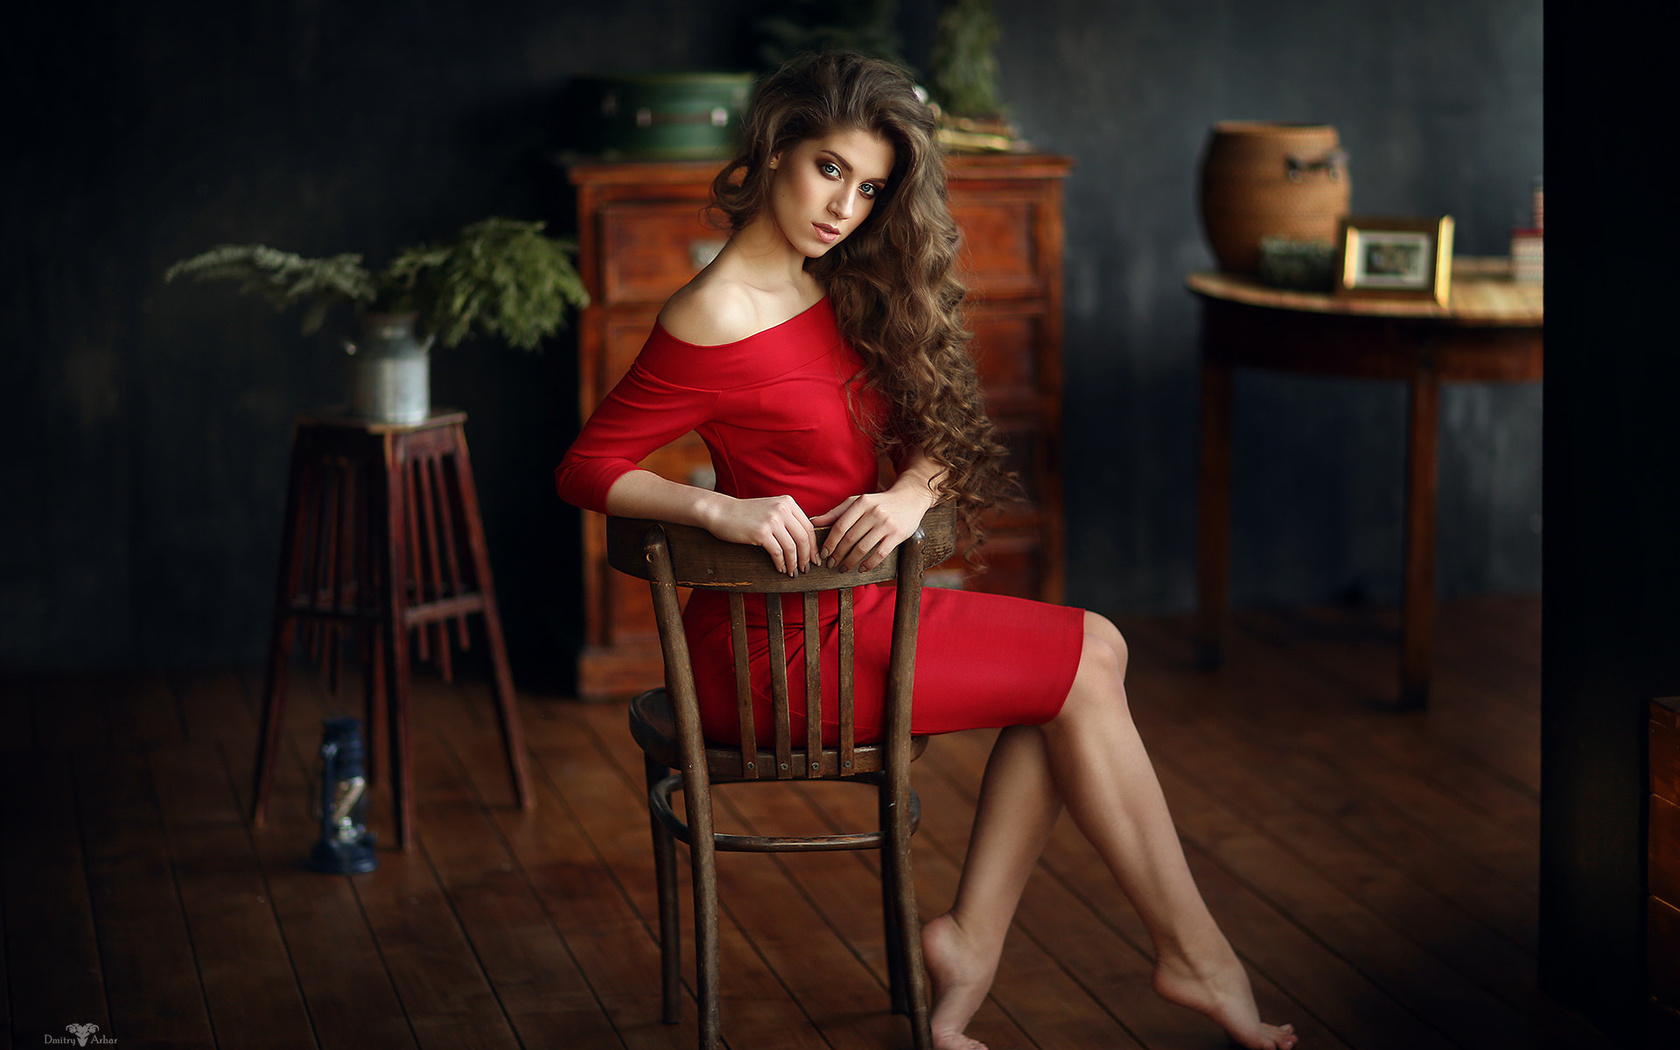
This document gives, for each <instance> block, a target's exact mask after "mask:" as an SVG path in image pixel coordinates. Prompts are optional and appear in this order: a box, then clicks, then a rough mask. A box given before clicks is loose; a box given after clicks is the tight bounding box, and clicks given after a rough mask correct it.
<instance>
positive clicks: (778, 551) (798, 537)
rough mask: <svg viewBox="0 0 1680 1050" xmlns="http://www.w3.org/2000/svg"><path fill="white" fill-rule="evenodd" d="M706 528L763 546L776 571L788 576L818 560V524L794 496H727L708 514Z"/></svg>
mask: <svg viewBox="0 0 1680 1050" xmlns="http://www.w3.org/2000/svg"><path fill="white" fill-rule="evenodd" d="M705 527H706V531H707V532H710V533H711V534H712V535H713V536H716V537H717V538H718V539H720V540H727V541H729V542H730V543H747V544H751V545H753V546H755V547H763V548H764V549H765V550H766V551H768V552H769V553H770V560H771V561H772V562H773V563H775V566H776V571H777V572H780V573H786V574H787V575H789V576H797V575H799V574H800V573H802V572H805V571H806V570H808V569H810V567H811V562H812V561H813V560H815V559H816V552H817V530H816V527H815V526H813V525H812V524H811V519H810V518H808V517H806V516H805V512H804V511H803V510H801V509H800V508H799V504H798V503H795V502H794V500H793V497H792V496H765V497H762V498H760V499H736V498H734V497H732V496H724V497H722V498H721V499H719V500H718V501H717V502H716V504H715V505H714V507H713V508H712V511H711V513H710V514H709V515H707V520H706V521H705Z"/></svg>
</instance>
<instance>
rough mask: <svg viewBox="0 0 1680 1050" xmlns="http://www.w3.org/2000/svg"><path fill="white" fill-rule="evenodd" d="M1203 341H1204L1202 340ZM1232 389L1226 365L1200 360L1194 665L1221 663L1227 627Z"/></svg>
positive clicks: (1204, 359) (1222, 661)
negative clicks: (1196, 600) (1196, 598)
mask: <svg viewBox="0 0 1680 1050" xmlns="http://www.w3.org/2000/svg"><path fill="white" fill-rule="evenodd" d="M1204 338H1205V337H1204ZM1231 385H1232V368H1231V366H1230V365H1229V364H1226V363H1223V362H1219V361H1212V360H1209V359H1208V357H1207V355H1206V352H1205V350H1204V352H1203V357H1202V436H1201V468H1200V474H1199V497H1198V504H1197V530H1196V579H1197V586H1198V588H1199V592H1200V593H1199V605H1198V610H1197V628H1196V665H1197V666H1198V667H1202V668H1213V667H1218V666H1220V665H1221V664H1223V663H1224V661H1225V643H1226V640H1227V639H1228V637H1229V636H1230V626H1231Z"/></svg>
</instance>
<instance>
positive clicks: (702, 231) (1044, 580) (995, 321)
mask: <svg viewBox="0 0 1680 1050" xmlns="http://www.w3.org/2000/svg"><path fill="white" fill-rule="evenodd" d="M1069 163H1070V162H1069V161H1068V160H1067V159H1066V158H1063V157H1054V156H1045V155H1039V154H995V155H994V154H986V155H961V156H954V157H952V158H951V160H950V162H949V175H950V191H951V209H952V213H953V214H954V215H955V217H956V220H957V224H958V226H959V228H960V229H961V231H962V235H963V255H962V267H963V270H962V273H963V279H964V282H965V283H966V284H967V285H968V287H969V289H970V300H969V302H970V309H969V323H970V327H971V328H972V329H973V331H974V333H975V340H974V350H975V355H976V358H977V361H978V363H979V370H980V377H981V382H982V384H983V386H984V388H985V390H986V395H987V402H988V405H989V407H990V409H991V414H992V417H993V418H994V419H995V420H996V421H997V423H998V426H999V428H1000V430H1001V431H1002V432H1003V435H1004V438H1005V440H1006V442H1007V443H1008V445H1009V447H1010V452H1011V456H1012V465H1013V468H1014V469H1015V470H1016V471H1017V473H1019V475H1020V476H1021V479H1022V483H1023V487H1024V489H1025V492H1026V498H1025V500H1024V501H1022V502H1021V503H1020V504H1019V505H1015V506H1011V507H1007V508H1004V509H1003V511H1002V513H1001V514H1000V515H999V517H998V519H997V520H996V522H995V523H994V526H993V529H992V533H991V538H990V540H989V542H988V543H987V544H986V547H985V549H984V553H985V563H986V565H987V566H988V569H989V571H987V572H985V573H982V574H978V575H975V574H972V573H970V572H968V571H967V567H966V564H965V563H964V562H963V561H962V560H961V559H960V558H958V559H953V560H952V561H950V562H947V563H946V564H945V565H943V566H940V567H939V568H938V569H937V570H935V574H934V575H932V576H931V577H930V582H936V583H939V584H941V585H945V586H963V587H972V588H975V589H983V590H989V591H996V592H1001V593H1006V594H1017V595H1022V596H1026V597H1033V598H1041V599H1043V600H1046V601H1061V600H1062V595H1063V590H1064V569H1063V553H1062V543H1063V539H1062V534H1063V521H1062V493H1061V475H1060V466H1059V464H1060V449H1059V442H1060V433H1061V406H1062V363H1061V344H1062V205H1061V202H1062V180H1063V178H1064V177H1065V176H1066V174H1067V170H1068V167H1069ZM718 167H719V165H718V164H717V163H716V162H709V161H708V162H671V163H653V162H639V163H638V162H617V163H609V162H586V163H578V164H574V165H572V166H571V167H569V169H568V173H569V175H570V178H571V181H572V184H573V186H574V187H575V188H576V193H577V208H578V248H579V259H578V261H579V269H580V271H581V273H582V275H583V279H584V282H585V284H586V285H587V286H588V288H589V294H590V297H591V303H590V305H589V307H588V308H587V309H585V310H584V311H583V313H582V316H581V317H580V318H579V321H578V391H579V402H580V403H579V406H578V407H579V410H580V413H581V416H580V418H582V417H587V416H588V415H589V413H590V412H591V411H593V410H594V408H595V405H596V404H597V403H599V401H600V400H601V398H603V397H605V396H606V394H607V392H608V391H609V390H611V389H612V387H613V384H614V383H616V382H617V381H618V379H619V377H621V376H622V375H623V374H624V373H625V371H626V370H627V369H628V368H629V367H630V363H631V362H632V361H633V360H635V357H636V354H637V353H638V352H639V351H640V350H641V347H642V343H643V342H644V341H645V340H646V338H647V334H648V331H649V330H650V329H651V328H652V326H653V321H654V318H655V316H656V315H657V314H658V312H659V308H660V306H661V305H663V303H664V301H665V299H666V298H667V297H668V296H670V294H671V293H672V292H674V291H675V290H676V289H677V288H679V287H680V286H682V284H683V283H685V282H686V281H687V280H688V279H689V278H690V277H692V276H693V275H694V273H695V272H696V271H697V270H699V269H700V268H701V267H702V266H704V265H705V264H706V263H707V262H708V261H710V259H711V258H712V256H713V255H715V254H716V252H717V250H718V249H719V248H720V247H721V246H722V245H723V242H724V239H725V235H724V234H723V233H722V232H721V231H718V230H715V229H712V228H710V227H709V226H708V225H707V224H706V223H705V220H704V217H703V215H702V209H703V207H704V205H705V203H706V200H707V193H708V189H709V187H710V184H711V178H712V175H713V174H715V173H716V171H717V168H718ZM642 466H644V467H647V468H648V469H650V470H654V471H657V472H658V473H660V474H662V475H664V476H665V477H669V478H673V479H676V480H680V481H687V482H691V483H694V484H702V485H704V484H709V483H710V482H711V478H712V475H711V463H710V459H709V457H708V456H707V453H706V448H705V445H704V444H702V443H701V441H700V439H699V438H698V437H697V436H695V435H693V434H689V435H687V436H686V437H683V438H681V439H679V440H678V441H676V442H673V443H672V444H670V445H668V446H666V447H665V448H662V449H660V450H659V451H657V452H655V453H654V454H653V455H652V456H650V457H649V458H648V459H647V460H646V461H644V462H643V464H642ZM584 517H585V520H584V522H583V552H582V554H583V587H584V602H585V608H584V622H585V630H586V636H585V640H584V648H583V651H582V652H581V653H580V654H579V658H578V682H577V692H578V696H579V697H580V698H583V699H609V698H617V697H624V696H628V695H631V694H633V693H635V692H637V691H640V690H641V689H645V688H648V687H649V686H652V685H657V684H658V683H659V681H660V679H661V664H660V658H659V648H658V635H657V633H656V631H655V628H654V623H653V609H652V606H651V604H650V602H649V600H648V596H647V585H646V584H645V583H643V582H641V581H639V580H633V579H630V578H629V577H625V576H621V575H619V574H617V573H614V572H613V571H612V570H611V569H610V568H609V567H608V566H607V563H606V530H605V521H604V520H603V519H602V518H601V516H600V515H598V514H586V515H585V516H584Z"/></svg>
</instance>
